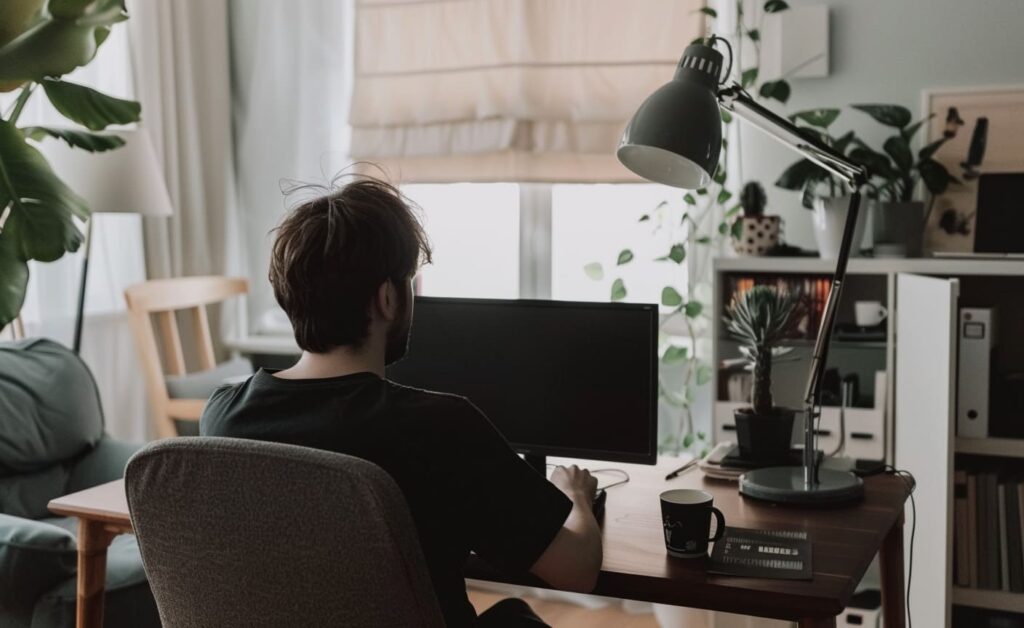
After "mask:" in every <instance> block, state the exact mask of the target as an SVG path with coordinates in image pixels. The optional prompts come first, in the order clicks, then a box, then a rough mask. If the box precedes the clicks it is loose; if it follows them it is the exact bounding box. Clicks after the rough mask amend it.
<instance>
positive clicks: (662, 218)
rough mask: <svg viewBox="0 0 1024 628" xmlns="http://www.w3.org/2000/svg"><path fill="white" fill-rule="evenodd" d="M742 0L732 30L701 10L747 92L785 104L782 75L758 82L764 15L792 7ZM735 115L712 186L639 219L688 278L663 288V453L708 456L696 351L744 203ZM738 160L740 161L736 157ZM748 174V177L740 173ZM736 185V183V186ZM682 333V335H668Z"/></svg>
mask: <svg viewBox="0 0 1024 628" xmlns="http://www.w3.org/2000/svg"><path fill="white" fill-rule="evenodd" d="M743 5H744V1H743V0H735V4H734V9H735V15H736V24H735V27H734V28H732V29H728V30H729V31H731V32H725V31H723V30H722V29H717V28H715V26H716V25H715V22H717V21H718V12H717V11H716V10H715V9H714V8H711V7H705V8H702V9H700V10H699V12H700V13H703V14H704V15H706V16H707V17H708V18H710V20H708V21H707V22H706V26H707V31H708V33H707V34H710V32H717V33H719V34H723V35H724V36H726V37H728V38H729V39H730V40H731V41H732V42H733V44H734V46H735V54H736V58H735V66H736V68H735V69H734V71H733V74H734V75H736V76H735V77H726V78H728V79H730V80H736V78H738V80H739V82H740V83H741V85H742V86H743V87H744V88H745V89H750V90H751V92H752V93H756V94H758V95H760V97H761V98H765V99H774V100H777V101H780V102H782V103H785V102H786V101H787V100H788V99H789V95H790V85H789V83H788V82H787V81H786V80H785V78H784V77H783V78H781V79H778V80H772V81H763V82H761V81H759V76H758V75H759V73H760V67H761V30H762V26H763V23H764V18H765V16H766V15H768V14H771V13H779V12H782V11H785V10H786V9H788V8H789V5H787V4H786V2H784V1H783V0H767V1H765V2H763V3H761V6H760V9H761V10H759V11H757V12H756V14H755V15H752V14H750V13H749V12H747V11H744V6H743ZM748 44H749V45H751V46H752V54H751V55H750V57H752V60H753V62H752V63H751V64H749V65H746V66H744V65H743V64H742V61H743V59H744V47H745V46H746V45H748ZM732 123H733V118H732V116H731V115H729V113H728V112H726V111H722V124H723V125H724V128H723V133H722V136H723V138H725V139H723V140H722V152H721V157H720V161H719V165H718V169H717V171H716V172H715V174H714V177H713V180H712V183H711V184H710V185H708V186H707V187H705V188H702V189H700V190H696V191H695V192H686V193H684V194H683V195H682V198H681V199H677V200H676V201H670V200H664V201H662V202H660V203H659V204H658V205H657V206H656V207H654V208H653V209H649V210H646V211H644V212H643V213H642V214H641V215H640V216H639V219H638V220H639V222H641V223H648V224H650V225H651V235H652V237H664V236H665V235H666V233H667V234H668V239H669V240H670V242H671V244H670V245H669V248H668V251H666V252H665V254H664V255H661V256H659V257H656V258H655V259H654V260H653V261H654V262H656V263H663V264H676V265H678V266H680V267H681V268H682V265H683V264H684V262H685V263H687V264H689V265H690V266H689V268H688V269H687V270H688V272H687V274H688V276H689V277H690V280H689V281H687V282H686V284H685V287H681V286H679V285H678V284H676V285H671V284H670V285H666V286H664V287H663V288H662V290H661V305H662V306H663V307H664V308H666V310H665V311H664V313H663V315H662V317H661V334H660V340H659V345H660V347H659V353H660V357H661V364H662V365H664V366H666V367H669V368H666V369H660V371H661V372H660V373H659V381H658V393H659V397H660V398H661V399H662V400H664V401H665V402H666V403H668V404H670V405H672V406H674V407H677V408H679V409H680V410H681V414H682V416H681V420H680V421H679V423H678V425H677V426H676V429H675V430H674V431H673V432H672V433H671V434H669V435H667V436H666V437H665V438H663V439H662V440H661V442H660V443H659V449H660V450H661V451H662V452H668V453H675V454H678V453H680V452H681V451H684V450H685V451H691V452H693V453H696V454H698V455H702V456H703V455H705V454H706V452H707V448H708V444H709V439H708V435H707V434H706V433H704V432H702V431H697V430H695V428H694V422H693V403H694V400H695V396H696V391H697V389H698V388H699V387H702V386H706V385H707V384H708V383H709V382H710V381H711V378H712V365H711V364H710V362H709V360H708V356H707V355H706V354H705V353H706V352H705V351H701V350H699V348H698V341H699V340H700V339H701V338H702V337H705V336H706V333H707V331H708V330H709V329H711V317H712V316H714V312H712V311H711V307H710V304H709V303H708V300H709V296H710V293H711V290H710V286H711V274H710V270H711V269H710V264H711V260H712V258H713V256H714V255H715V253H716V252H717V251H720V250H721V247H722V246H723V244H724V243H725V242H726V241H727V240H728V239H729V237H730V234H731V230H732V227H731V224H732V223H733V220H732V219H733V217H734V216H735V215H736V214H737V213H739V212H740V210H741V205H740V204H739V202H738V201H737V200H736V199H734V195H733V192H732V191H730V189H729V188H730V185H729V182H730V179H729V172H728V169H727V167H726V166H727V163H728V156H729V153H730V151H731V150H733V149H735V150H736V151H737V152H738V151H739V149H740V146H739V142H738V138H739V135H738V134H736V135H735V137H736V138H737V139H736V145H734V146H730V142H729V140H728V138H729V137H730V134H729V132H728V130H729V127H730V125H732ZM736 162H737V163H739V160H736ZM739 179H742V177H739ZM733 187H736V186H733ZM634 259H635V255H634V252H633V250H632V249H631V248H628V247H626V248H623V249H622V250H620V251H619V253H618V254H617V255H616V256H615V262H614V264H613V267H614V268H619V267H622V266H624V265H626V264H630V263H634ZM584 272H585V273H586V275H587V276H588V277H590V278H591V279H594V280H603V279H604V278H605V276H606V274H607V275H611V276H612V277H613V279H612V283H611V289H610V298H611V300H612V301H621V300H623V299H625V298H626V296H627V294H628V288H627V286H626V283H625V281H624V280H623V279H622V277H615V276H614V275H615V273H614V272H610V273H606V272H605V268H604V264H602V263H601V262H592V263H590V264H587V265H586V266H585V267H584ZM670 330H676V333H670ZM680 372H681V379H673V380H672V381H668V379H667V376H668V374H669V373H680Z"/></svg>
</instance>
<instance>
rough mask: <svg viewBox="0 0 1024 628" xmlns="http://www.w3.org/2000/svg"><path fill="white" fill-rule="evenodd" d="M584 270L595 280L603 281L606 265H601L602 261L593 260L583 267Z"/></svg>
mask: <svg viewBox="0 0 1024 628" xmlns="http://www.w3.org/2000/svg"><path fill="white" fill-rule="evenodd" d="M583 272H584V273H586V274H587V277H590V278H591V279H593V280H594V281H601V280H602V279H604V267H603V266H601V263H600V262H591V263H589V264H587V265H586V266H584V267H583Z"/></svg>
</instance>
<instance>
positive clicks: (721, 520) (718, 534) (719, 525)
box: [708, 506, 725, 543]
mask: <svg viewBox="0 0 1024 628" xmlns="http://www.w3.org/2000/svg"><path fill="white" fill-rule="evenodd" d="M711 514H713V515H714V516H715V536H713V537H711V538H710V539H708V543H714V542H715V541H717V540H718V539H720V538H722V535H723V534H725V515H723V514H722V511H721V510H719V509H717V508H715V507H714V506H712V507H711Z"/></svg>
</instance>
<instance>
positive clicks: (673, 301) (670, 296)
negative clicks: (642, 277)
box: [661, 286, 683, 307]
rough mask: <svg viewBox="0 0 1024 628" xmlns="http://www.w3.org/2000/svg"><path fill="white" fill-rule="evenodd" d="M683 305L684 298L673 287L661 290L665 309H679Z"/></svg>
mask: <svg viewBox="0 0 1024 628" xmlns="http://www.w3.org/2000/svg"><path fill="white" fill-rule="evenodd" d="M682 303H683V296H682V295H681V294H679V291H678V290H676V289H675V288H673V287H672V286H665V287H664V288H662V289H661V304H662V305H664V306H665V307H678V306H680V305H682Z"/></svg>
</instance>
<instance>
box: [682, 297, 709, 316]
mask: <svg viewBox="0 0 1024 628" xmlns="http://www.w3.org/2000/svg"><path fill="white" fill-rule="evenodd" d="M703 311H704V304H703V303H701V302H700V301H690V302H689V303H687V304H686V308H685V309H684V313H685V314H686V317H687V318H697V317H698V316H700V314H701V312H703Z"/></svg>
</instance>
